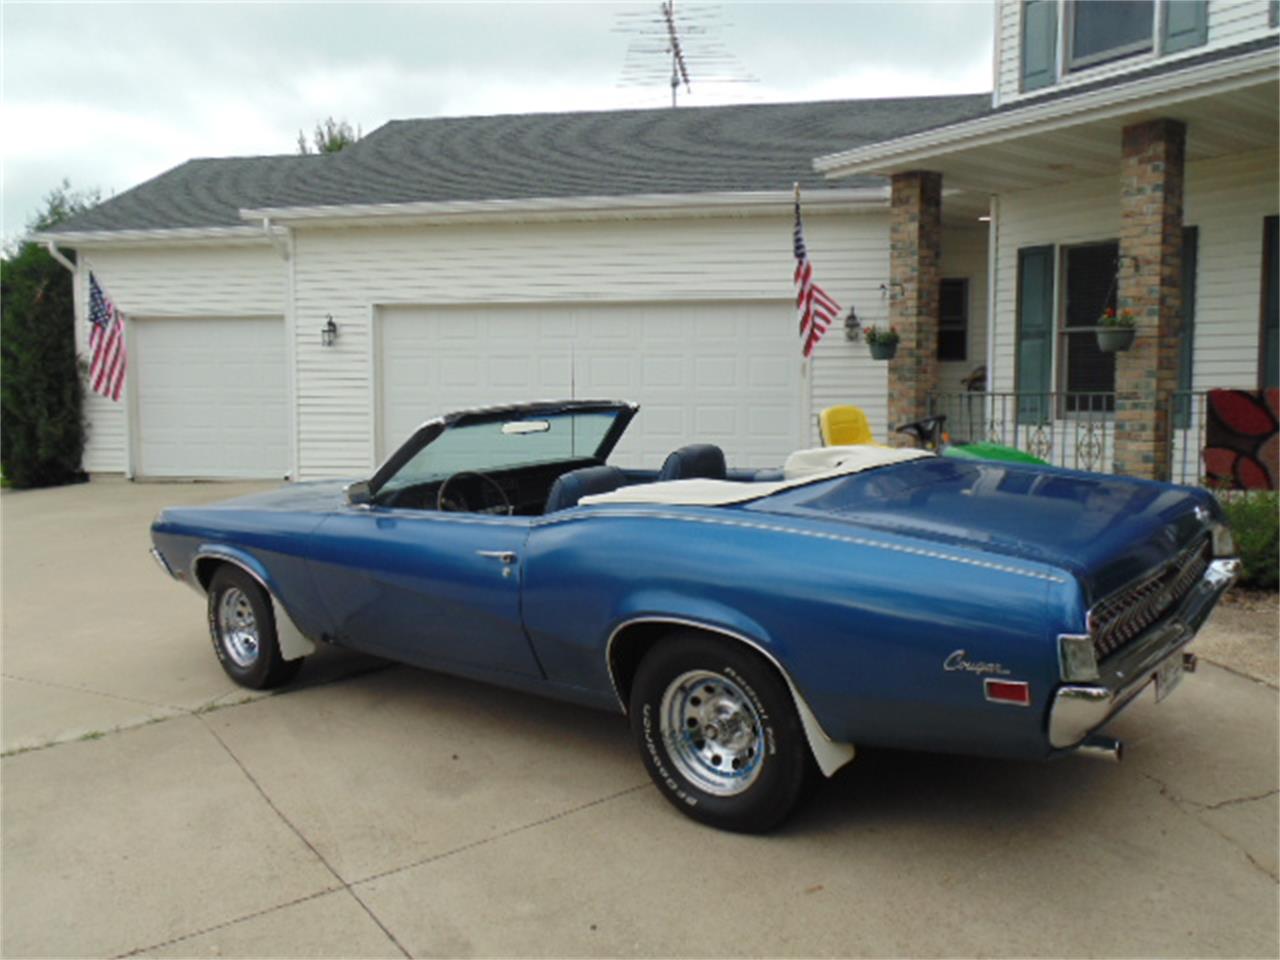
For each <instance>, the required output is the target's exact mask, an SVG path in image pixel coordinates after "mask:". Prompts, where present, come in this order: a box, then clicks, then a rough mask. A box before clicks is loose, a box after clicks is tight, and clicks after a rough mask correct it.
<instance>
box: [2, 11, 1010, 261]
mask: <svg viewBox="0 0 1280 960" xmlns="http://www.w3.org/2000/svg"><path fill="white" fill-rule="evenodd" d="M685 9H686V10H689V11H691V15H694V14H697V11H698V9H702V10H703V11H704V14H697V15H698V16H704V17H705V19H704V22H703V25H704V26H705V27H706V29H707V34H706V35H698V34H696V33H695V32H693V31H690V33H689V35H688V51H689V54H690V59H691V62H692V64H693V67H694V74H695V75H694V83H693V92H692V94H688V95H686V94H683V93H682V95H681V96H682V102H685V103H690V104H695V105H699V104H700V105H707V104H714V103H730V102H744V101H777V100H804V99H830V98H843V97H850V98H852V97H869V96H886V95H894V96H912V95H925V94H941V93H958V92H973V91H977V90H983V89H989V87H990V45H991V32H992V13H991V5H990V4H989V3H987V2H936V3H902V2H890V3H871V2H848V3H754V4H734V5H725V6H722V7H721V8H719V14H718V15H717V13H716V10H715V8H705V7H703V8H695V7H693V6H692V5H689V6H686V7H685ZM656 11H657V2H656V0H653V2H651V3H643V4H616V3H603V4H602V3H596V4H582V3H422V4H380V3H349V4H313V3H276V4H232V3H228V4H215V3H203V4H87V5H84V4H74V5H73V4H22V5H15V4H12V3H8V4H3V5H0V17H2V18H3V23H2V24H0V26H2V28H3V29H2V31H0V36H2V38H3V48H4V49H3V54H4V56H3V71H4V73H3V82H4V102H3V105H2V108H3V109H2V117H3V120H2V121H0V122H2V123H3V129H4V131H5V137H4V146H3V157H4V194H3V197H4V203H3V207H4V209H3V227H2V229H3V232H4V235H5V236H6V237H10V236H13V235H14V234H15V233H17V232H19V231H20V230H21V229H22V226H23V224H24V223H25V221H26V220H27V219H28V218H29V217H30V215H31V214H32V213H33V212H34V211H35V210H36V209H38V207H39V206H40V202H41V198H42V197H43V196H44V194H45V193H47V192H48V190H49V189H51V188H52V187H53V186H55V185H56V184H57V183H58V182H60V181H61V179H62V178H63V177H64V176H66V177H70V178H71V180H72V184H73V186H76V187H94V186H97V187H100V188H101V189H102V190H103V192H104V194H110V193H112V192H119V191H121V190H125V189H128V188H129V187H131V186H133V185H135V184H137V183H139V182H141V181H142V180H145V179H147V178H149V177H151V176H154V175H156V174H158V173H161V172H163V171H164V170H166V169H168V168H170V167H173V166H175V165H177V164H179V163H181V162H183V161H184V160H186V159H189V158H191V157H196V156H227V155H236V154H239V155H248V154H262V153H291V152H293V150H294V149H295V145H294V141H295V139H296V137H297V133H298V131H299V130H300V129H301V130H305V131H307V132H308V133H309V132H310V130H311V129H312V127H313V126H314V125H315V124H316V122H317V121H319V120H322V119H324V118H325V117H327V116H334V117H336V118H339V119H346V120H348V121H349V122H351V123H352V124H353V125H359V126H360V127H362V128H363V130H364V131H365V132H366V133H367V132H369V131H371V130H373V129H375V128H376V127H378V126H380V125H381V124H382V123H384V122H386V121H387V120H390V119H396V118H405V117H422V116H441V115H452V116H458V115H468V114H492V113H508V112H531V111H548V110H577V109H621V108H627V107H642V106H643V107H652V106H661V105H664V104H666V103H667V102H668V98H669V96H670V91H669V89H668V88H667V86H666V83H665V80H664V77H665V66H664V63H665V60H664V59H663V55H662V53H661V50H657V49H655V52H654V53H650V54H645V55H644V56H646V57H647V58H648V60H647V61H645V62H646V63H649V64H651V65H652V66H651V68H650V69H649V71H648V72H650V73H652V74H653V75H654V77H655V83H654V85H653V86H651V87H623V86H619V83H618V81H619V79H620V77H621V74H622V67H623V64H624V62H625V61H626V59H627V51H628V47H629V45H631V44H633V43H636V42H642V41H639V40H638V38H637V37H636V35H635V30H636V28H637V25H638V24H639V23H641V22H643V21H645V20H652V19H653V17H654V16H655V14H656ZM709 43H717V44H719V45H720V46H721V47H722V48H723V51H725V52H726V53H728V54H731V55H732V57H733V58H734V59H736V61H737V63H738V65H739V67H740V72H742V73H750V74H751V75H753V76H754V77H755V78H757V82H756V83H751V84H717V83H714V82H709V81H712V80H714V79H715V78H716V76H717V71H719V73H724V72H725V71H724V68H723V67H722V66H720V65H717V64H716V63H713V62H710V61H708V59H707V56H708V55H709V52H710V53H714V52H715V51H714V50H710V48H709V47H708V46H707V45H708V44H709Z"/></svg>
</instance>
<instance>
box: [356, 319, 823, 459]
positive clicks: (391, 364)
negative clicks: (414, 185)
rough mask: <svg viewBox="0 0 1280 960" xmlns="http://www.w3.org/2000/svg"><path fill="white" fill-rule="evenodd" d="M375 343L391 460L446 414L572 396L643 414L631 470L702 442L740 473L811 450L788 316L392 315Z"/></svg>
mask: <svg viewBox="0 0 1280 960" xmlns="http://www.w3.org/2000/svg"><path fill="white" fill-rule="evenodd" d="M378 337H379V341H380V342H379V348H378V349H379V353H380V356H381V369H380V372H379V401H378V402H379V406H380V411H379V412H380V417H379V426H380V433H379V445H380V449H381V453H382V455H386V454H387V453H389V452H390V451H391V450H394V449H395V447H396V446H397V445H398V444H399V443H400V442H401V441H402V440H403V439H404V438H405V437H407V436H408V435H409V434H410V433H411V432H412V431H413V429H414V428H415V427H416V426H418V425H419V424H420V423H421V422H422V421H423V420H425V419H428V418H429V417H432V416H435V415H437V414H440V413H446V412H449V411H453V410H460V409H466V408H469V407H477V406H485V405H491V404H497V403H515V402H521V401H526V400H536V399H560V398H564V397H568V396H570V392H571V391H572V392H573V395H575V396H577V397H579V398H583V399H623V400H634V401H636V402H638V403H639V404H640V405H641V410H640V415H639V416H638V417H637V418H636V420H635V421H634V422H633V423H632V425H631V427H630V428H629V429H628V431H627V434H626V436H625V438H624V439H623V442H622V444H621V445H620V446H619V447H618V451H617V453H616V454H615V455H614V457H613V461H614V462H616V463H619V464H622V465H626V466H649V467H653V466H657V465H659V464H660V463H661V462H662V459H663V458H664V457H665V456H666V455H667V454H668V453H669V452H670V451H671V450H673V449H674V448H676V447H678V446H680V445H681V444H684V443H689V442H693V441H707V442H711V443H717V444H719V445H720V446H722V447H724V449H725V452H726V454H727V455H728V458H729V463H730V465H731V466H767V465H776V464H778V463H780V462H781V461H782V458H783V457H784V456H785V455H786V454H787V453H789V452H790V451H792V450H794V449H796V447H797V446H799V445H800V442H799V437H800V434H801V430H802V426H803V417H804V413H803V409H802V403H801V397H802V395H801V385H800V356H799V349H798V348H797V344H796V335H795V328H794V321H793V318H792V311H791V309H790V305H789V304H787V303H770V304H759V303H751V304H732V303H731V304H714V305H706V304H661V305H653V304H636V305H602V306H586V305H581V306H563V305H561V306H550V307H529V306H517V307H492V306H489V307H446V308H425V307H415V308H408V307H394V308H384V309H383V310H381V311H380V312H379V322H378ZM571 358H572V366H571Z"/></svg>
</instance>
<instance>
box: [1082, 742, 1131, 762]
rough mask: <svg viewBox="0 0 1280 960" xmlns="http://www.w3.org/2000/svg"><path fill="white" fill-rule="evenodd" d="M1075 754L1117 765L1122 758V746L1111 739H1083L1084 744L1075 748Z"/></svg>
mask: <svg viewBox="0 0 1280 960" xmlns="http://www.w3.org/2000/svg"><path fill="white" fill-rule="evenodd" d="M1076 753H1080V754H1083V755H1084V756H1086V757H1097V758H1098V759H1099V760H1110V761H1111V762H1112V763H1119V762H1120V761H1121V760H1122V759H1123V758H1124V744H1123V743H1122V742H1121V741H1119V740H1116V739H1115V738H1113V737H1099V736H1091V737H1085V739H1084V742H1083V743H1081V744H1080V746H1078V747H1076Z"/></svg>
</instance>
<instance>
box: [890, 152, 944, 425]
mask: <svg viewBox="0 0 1280 960" xmlns="http://www.w3.org/2000/svg"><path fill="white" fill-rule="evenodd" d="M941 255H942V174H940V173H930V172H928V171H913V172H911V173H896V174H894V175H893V189H892V200H891V203H890V210H889V323H890V325H892V326H894V327H896V328H897V330H898V334H899V336H900V337H901V338H902V339H901V341H900V342H899V343H898V353H897V355H896V356H895V357H894V358H893V359H892V360H890V361H889V426H890V428H892V427H895V426H897V425H898V424H900V423H905V422H907V421H909V420H919V419H920V418H921V417H924V416H927V415H928V413H929V394H930V393H931V392H933V391H935V390H936V389H937V388H938V287H939V284H940V283H941V280H942V276H941V266H940V261H941ZM889 442H890V443H891V444H894V445H896V446H910V444H911V441H910V439H909V438H907V437H904V436H902V435H901V434H893V433H891V434H890V435H889Z"/></svg>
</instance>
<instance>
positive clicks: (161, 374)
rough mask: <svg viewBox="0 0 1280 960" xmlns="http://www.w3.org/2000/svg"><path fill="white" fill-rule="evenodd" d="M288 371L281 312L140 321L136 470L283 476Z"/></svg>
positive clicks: (133, 381) (134, 382)
mask: <svg viewBox="0 0 1280 960" xmlns="http://www.w3.org/2000/svg"><path fill="white" fill-rule="evenodd" d="M287 369H288V368H287V364H286V358H285V339H284V322H283V321H282V320H281V319H280V318H278V317H246V318H216V319H214V318H207V317H198V318H184V319H150V318H142V319H138V320H135V321H134V322H133V342H132V346H131V350H130V355H129V380H130V386H131V388H132V390H133V391H134V393H135V396H136V411H137V430H136V433H135V442H134V443H135V445H134V450H135V454H136V459H135V463H134V469H135V472H136V473H138V474H139V475H141V476H147V477H210V478H231V477H240V478H280V477H283V476H284V475H285V473H287V472H288V470H289V432H288V423H289V420H288V397H287V394H286V387H285V383H286V371H287Z"/></svg>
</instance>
